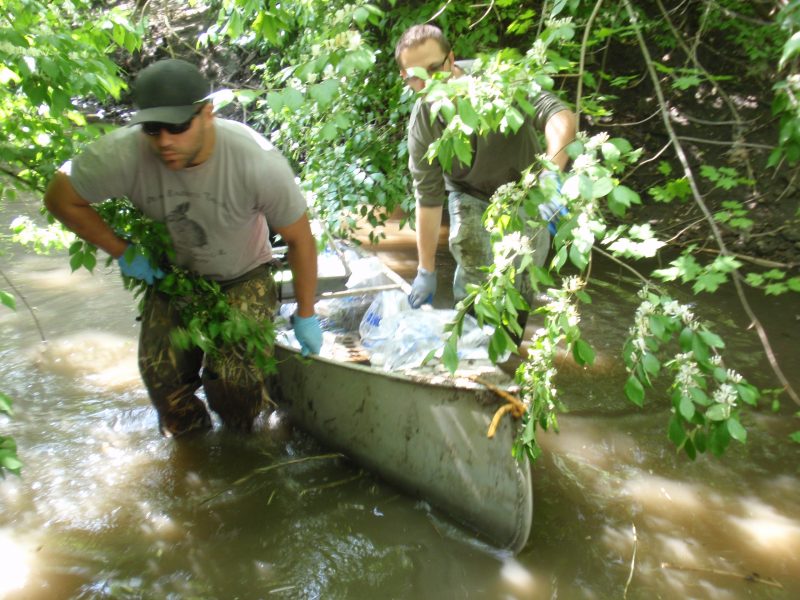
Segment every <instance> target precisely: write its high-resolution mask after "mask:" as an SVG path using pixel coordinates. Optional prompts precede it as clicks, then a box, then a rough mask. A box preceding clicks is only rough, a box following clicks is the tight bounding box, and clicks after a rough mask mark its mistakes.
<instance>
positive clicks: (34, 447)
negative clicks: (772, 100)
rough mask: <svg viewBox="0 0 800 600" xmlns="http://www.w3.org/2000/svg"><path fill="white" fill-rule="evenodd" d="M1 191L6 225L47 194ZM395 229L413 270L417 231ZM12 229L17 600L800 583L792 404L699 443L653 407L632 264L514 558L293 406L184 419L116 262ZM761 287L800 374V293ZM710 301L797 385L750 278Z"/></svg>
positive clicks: (673, 594)
mask: <svg viewBox="0 0 800 600" xmlns="http://www.w3.org/2000/svg"><path fill="white" fill-rule="evenodd" d="M2 211H3V213H4V214H3V215H2V222H3V223H4V225H3V227H6V225H5V224H6V223H8V222H9V220H10V217H9V215H11V214H17V213H20V212H28V213H29V214H35V212H36V211H35V208H34V207H33V206H32V205H31V204H27V205H23V204H12V205H10V206H5V207H4V208H3V209H2ZM383 248H384V258H385V259H386V260H387V262H389V263H390V264H391V265H392V266H394V267H395V268H397V269H398V270H399V271H400V272H401V273H403V274H405V275H408V273H409V271H408V268H409V267H410V266H412V265H413V260H411V258H410V257H413V241H412V239H411V238H410V237H409V235H408V234H399V235H394V236H392V235H390V239H389V242H388V243H385V244H384V245H383ZM2 249H3V250H4V254H3V255H2V273H3V275H4V276H5V277H6V278H7V281H3V283H2V284H0V289H5V290H6V291H13V290H12V289H11V288H10V287H9V286H10V285H11V284H13V286H14V288H16V290H17V292H18V294H15V295H16V296H17V310H16V312H12V311H10V310H6V309H5V308H3V307H0V308H2V310H1V311H0V340H1V341H0V390H2V391H3V392H4V393H5V394H7V395H8V396H9V397H11V398H12V399H13V400H14V409H15V414H14V416H13V418H7V417H5V416H0V434H3V435H12V436H13V437H14V438H15V439H16V442H17V444H18V446H19V456H20V458H21V460H22V461H23V462H24V468H23V471H22V477H21V478H17V477H14V476H10V477H6V479H4V480H0V506H2V510H0V598H8V599H13V600H16V599H23V598H24V599H53V598H59V599H60V598H81V599H83V598H86V599H89V598H92V599H94V598H115V599H116V598H175V599H183V598H225V599H232V598H242V599H249V598H270V599H271V598H276V599H277V598H287V599H288V598H292V599H293V598H303V599H305V598H308V599H312V598H320V599H330V598H340V599H365V600H366V599H373V598H409V599H411V598H414V599H420V598H421V599H427V598H431V599H434V598H435V599H445V598H453V599H462V598H475V599H484V598H485V599H505V598H517V599H539V598H543V599H555V598H558V599H560V600H563V599H573V598H575V599H587V600H593V599H606V598H609V599H610V598H631V599H645V598H646V599H651V598H664V599H672V598H710V599H721V600H727V599H732V600H733V599H738V598H786V599H788V598H798V597H800V493H799V492H800V470H799V469H798V464H800V462H799V461H798V458H800V447H799V446H797V445H791V444H790V443H789V442H788V441H787V436H788V435H789V433H790V432H791V431H792V430H793V429H796V428H797V426H796V425H797V420H796V419H792V418H791V415H792V414H793V412H794V410H793V408H792V406H790V404H791V401H790V400H784V402H783V406H782V408H781V409H780V410H779V411H778V412H773V411H771V410H769V408H768V406H764V407H763V408H761V409H760V410H758V411H756V412H754V413H751V414H750V415H749V416H748V417H747V418H746V420H745V425H746V426H747V427H748V434H749V439H748V443H747V444H746V445H744V446H743V445H740V444H737V443H735V442H734V445H732V446H731V448H730V449H729V450H728V452H727V453H726V454H725V456H724V457H722V458H714V457H712V456H700V457H698V459H697V460H696V461H695V462H691V461H689V460H688V459H687V458H686V457H685V456H684V455H682V454H677V453H676V451H675V449H674V448H673V447H672V445H671V443H670V442H669V441H668V440H667V437H666V426H667V420H668V417H669V407H668V405H667V404H666V403H665V402H664V401H663V400H659V395H658V394H651V396H652V398H653V399H651V400H650V402H649V403H648V405H646V407H645V409H638V408H636V407H635V406H633V405H631V404H630V403H629V402H628V401H627V400H625V398H624V394H623V392H622V386H623V383H624V380H625V373H624V369H623V367H622V366H621V360H620V357H619V351H620V347H621V344H622V341H623V340H624V338H625V336H626V333H627V327H628V324H629V323H630V319H631V316H632V314H633V310H634V308H635V304H634V296H635V286H633V285H631V282H630V281H628V280H627V279H626V277H625V276H624V274H623V273H621V272H617V271H616V270H615V269H614V268H613V267H611V266H606V268H605V269H602V270H600V274H599V275H598V274H597V270H596V272H595V276H594V283H593V285H592V287H591V289H590V292H591V293H592V297H593V302H592V304H591V305H589V306H587V307H586V308H585V310H584V313H583V321H582V324H583V327H584V335H585V337H586V339H587V341H589V342H590V343H591V344H592V345H593V347H594V348H595V349H596V351H597V353H598V360H597V362H596V364H595V366H593V367H591V368H588V369H583V368H578V367H576V366H574V365H573V364H571V363H569V362H568V361H566V362H564V363H563V364H561V365H560V370H559V385H560V387H561V391H562V394H563V398H564V401H565V403H566V405H567V406H568V407H569V409H570V412H569V413H568V414H564V415H562V416H561V417H560V418H559V423H560V432H559V433H550V434H547V435H545V436H543V446H544V449H545V452H544V455H543V457H542V458H541V459H540V460H539V461H537V463H536V464H535V465H534V467H533V480H534V523H533V529H532V532H531V537H530V541H529V543H528V545H527V546H526V548H525V549H524V550H523V551H522V552H521V553H520V554H518V555H517V556H512V555H511V554H509V553H508V552H505V551H502V550H497V549H495V548H492V547H491V546H489V545H487V544H486V543H484V542H483V541H481V540H480V539H478V538H477V537H475V536H474V535H473V534H472V533H470V532H469V531H467V530H465V529H463V528H461V527H460V526H458V525H457V524H455V523H453V522H451V521H450V520H449V519H448V518H447V517H446V516H444V515H442V514H440V513H438V512H437V510H436V509H435V508H434V507H431V506H429V505H428V504H426V503H425V502H424V501H422V500H419V499H416V498H412V497H409V496H406V495H404V494H403V493H401V492H399V491H398V490H396V489H394V488H393V487H391V486H389V485H387V484H386V483H384V482H382V481H380V480H379V479H377V478H375V477H374V476H372V475H371V474H369V473H367V472H364V471H362V470H360V469H359V468H358V467H357V466H356V465H354V464H352V463H350V462H348V461H347V460H346V459H345V458H341V457H337V456H332V455H331V452H330V450H329V449H327V448H325V447H323V446H321V445H320V444H319V443H318V442H316V441H315V440H314V439H312V438H311V437H309V436H308V435H306V434H305V433H303V432H301V431H299V430H296V429H293V428H292V427H291V424H290V423H288V422H287V420H286V419H285V418H283V417H282V414H281V412H280V411H278V413H276V414H274V415H273V416H272V417H270V418H265V419H264V420H263V422H262V423H261V424H260V427H259V429H258V431H256V432H255V433H254V434H252V435H249V436H239V435H234V434H231V433H228V432H225V431H223V430H220V429H219V428H217V429H216V430H215V431H213V432H212V433H210V434H208V435H206V436H204V437H201V438H195V439H192V440H189V441H186V442H176V441H174V440H169V439H164V438H162V437H161V436H160V435H159V433H158V430H157V424H156V417H155V413H154V411H153V410H152V409H151V407H150V404H149V401H148V398H147V394H146V392H145V390H144V388H143V386H142V383H141V381H140V379H139V375H138V372H137V368H136V340H137V335H138V324H137V322H136V315H137V311H136V300H135V299H134V298H132V297H131V296H130V294H129V293H128V292H126V291H125V290H124V289H123V288H122V285H121V281H120V278H119V274H118V272H117V271H116V269H115V268H114V267H105V266H104V265H103V264H100V265H98V267H97V269H96V272H95V274H94V275H90V274H88V273H87V272H85V271H80V272H76V273H71V272H70V268H69V265H68V260H67V258H66V256H65V253H63V252H61V253H57V254H54V255H52V256H40V255H36V254H34V253H33V252H32V251H30V250H27V249H23V248H21V247H19V246H17V245H14V244H11V243H10V242H8V241H7V240H6V241H3V243H2ZM445 255H446V250H445V251H443V254H442V256H443V257H444V256H445ZM443 260H445V259H443ZM101 262H102V261H101ZM443 271H444V276H446V275H447V272H446V269H443ZM8 282H11V284H9V283H8ZM443 285H444V286H446V283H444V284H443ZM23 298H24V301H25V302H27V303H28V304H29V305H30V307H31V309H32V311H33V313H34V314H35V316H36V319H37V320H38V323H39V324H40V326H41V329H42V333H43V334H44V336H45V338H46V340H47V341H46V342H42V341H41V340H40V333H39V329H38V327H37V325H36V323H35V321H34V319H33V318H32V316H31V313H30V312H29V311H28V310H27V308H26V306H25V303H24V302H23ZM754 301H756V302H757V305H756V308H757V310H758V312H759V315H760V316H761V317H762V318H764V321H765V324H766V325H767V327H768V331H769V332H770V336H771V337H770V339H771V341H772V342H773V344H774V348H775V351H776V353H777V355H778V358H779V359H780V360H781V361H782V364H783V367H784V370H785V371H786V372H787V375H788V376H789V377H790V378H792V381H793V384H794V385H795V387H796V388H797V387H800V380H798V373H797V365H798V363H797V354H796V348H797V345H798V343H800V320H799V319H800V315H798V313H800V309H799V308H798V304H799V303H798V302H797V301H796V300H795V299H794V298H790V297H781V298H767V299H764V298H761V299H754ZM704 302H707V301H706V300H703V299H698V304H697V305H696V306H695V309H696V310H697V312H698V313H701V314H702V316H703V317H704V318H706V319H708V320H709V321H710V322H712V323H713V324H714V325H715V327H717V329H718V330H719V331H720V333H721V334H722V335H723V336H724V337H725V339H726V341H727V342H728V346H729V350H730V354H728V361H729V362H731V363H733V364H732V366H735V367H736V368H737V369H738V370H740V371H741V372H742V373H743V374H744V375H745V376H746V377H747V378H748V379H750V380H751V381H752V382H753V383H755V384H757V385H760V386H765V387H775V383H774V382H773V381H772V379H771V378H770V371H769V368H768V365H767V363H766V361H765V360H764V358H763V350H762V349H761V346H760V345H759V343H758V341H757V339H756V337H755V334H754V333H753V332H752V331H748V330H747V329H746V327H745V325H746V322H745V321H744V319H743V318H742V317H741V316H739V312H740V311H739V309H738V307H737V304H736V302H735V298H734V296H733V295H732V294H730V295H725V294H723V295H717V296H715V297H714V298H713V302H714V304H713V305H711V306H707V305H706V304H704ZM796 408H797V407H794V409H796ZM278 463H285V465H284V466H281V467H279V468H274V469H270V470H264V469H263V467H265V466H269V465H275V464H278ZM259 469H261V471H259Z"/></svg>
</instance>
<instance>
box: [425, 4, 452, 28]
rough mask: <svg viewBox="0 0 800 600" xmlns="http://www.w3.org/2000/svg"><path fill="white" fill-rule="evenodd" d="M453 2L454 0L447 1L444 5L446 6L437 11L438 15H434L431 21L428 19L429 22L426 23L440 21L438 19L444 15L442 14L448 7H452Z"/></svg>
mask: <svg viewBox="0 0 800 600" xmlns="http://www.w3.org/2000/svg"><path fill="white" fill-rule="evenodd" d="M452 1H453V0H447V2H445V3H444V6H442V8H440V9H439V10H437V11H436V14H435V15H433V16H432V17H431V18H430V19H428V20H427V21H426V23H433V22H434V21H435V20H436V19H438V18H439V15H441V14H442V13H443V12H444V11H445V10H446V9H447V7H448V6H450V3H451V2H452Z"/></svg>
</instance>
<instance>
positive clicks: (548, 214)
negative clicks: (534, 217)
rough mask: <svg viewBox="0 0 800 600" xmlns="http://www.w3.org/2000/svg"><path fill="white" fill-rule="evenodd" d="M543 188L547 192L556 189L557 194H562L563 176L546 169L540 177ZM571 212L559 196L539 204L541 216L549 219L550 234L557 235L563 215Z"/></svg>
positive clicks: (548, 228) (546, 219)
mask: <svg viewBox="0 0 800 600" xmlns="http://www.w3.org/2000/svg"><path fill="white" fill-rule="evenodd" d="M539 180H540V182H541V185H542V188H543V189H544V191H545V193H547V192H549V191H550V192H551V191H555V193H556V195H559V194H561V178H560V177H559V176H558V174H557V173H554V172H553V171H545V172H544V173H542V174H541V175H540V177H539ZM568 214H569V212H568V211H567V207H566V206H564V205H563V204H562V203H561V200H558V199H557V198H551V199H550V200H545V201H544V202H542V203H541V204H540V205H539V216H540V217H542V219H544V220H545V221H547V230H548V231H549V232H550V235H555V234H556V231H557V230H558V222H559V221H560V220H561V217H565V216H567V215H568Z"/></svg>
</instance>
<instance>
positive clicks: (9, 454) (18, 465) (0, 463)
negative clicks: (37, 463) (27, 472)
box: [0, 392, 22, 478]
mask: <svg viewBox="0 0 800 600" xmlns="http://www.w3.org/2000/svg"><path fill="white" fill-rule="evenodd" d="M11 404H12V401H11V398H9V397H8V396H7V395H6V394H4V393H3V392H0V414H6V415H8V416H11V415H12V414H13V411H12V410H11ZM21 470H22V462H21V461H20V460H19V458H18V457H17V443H16V442H15V441H14V438H12V437H9V436H5V435H0V478H5V476H6V471H8V472H9V473H13V474H14V475H19V474H20V471H21Z"/></svg>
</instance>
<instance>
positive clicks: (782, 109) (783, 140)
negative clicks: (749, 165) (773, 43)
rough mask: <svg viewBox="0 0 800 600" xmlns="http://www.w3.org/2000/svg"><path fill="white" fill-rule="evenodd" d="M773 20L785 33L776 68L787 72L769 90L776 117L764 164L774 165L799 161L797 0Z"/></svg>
mask: <svg viewBox="0 0 800 600" xmlns="http://www.w3.org/2000/svg"><path fill="white" fill-rule="evenodd" d="M777 22H778V23H779V24H780V25H781V27H782V28H783V30H784V31H785V32H786V33H788V35H789V39H788V40H786V42H785V43H784V45H783V52H782V53H781V57H780V60H779V62H778V69H780V70H782V71H788V74H787V75H786V77H785V78H784V79H782V80H780V81H778V82H777V83H776V84H775V85H774V86H773V89H774V90H775V98H774V100H773V102H772V114H773V116H776V117H778V118H779V119H780V128H779V134H778V147H777V148H775V149H774V150H773V151H772V154H770V157H769V161H768V165H769V166H775V165H778V164H779V163H780V162H781V161H782V160H786V161H787V162H788V163H789V164H790V165H796V164H797V162H798V160H800V75H798V73H797V64H798V55H799V54H800V0H790V1H789V2H787V3H786V4H785V6H784V7H783V8H782V9H781V11H780V13H779V14H778V17H777Z"/></svg>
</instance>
